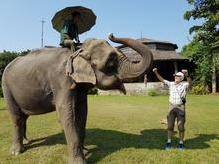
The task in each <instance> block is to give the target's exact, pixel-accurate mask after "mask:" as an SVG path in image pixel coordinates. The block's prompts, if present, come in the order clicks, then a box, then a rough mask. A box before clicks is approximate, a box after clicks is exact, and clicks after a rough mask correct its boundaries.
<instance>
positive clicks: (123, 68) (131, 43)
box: [109, 34, 153, 81]
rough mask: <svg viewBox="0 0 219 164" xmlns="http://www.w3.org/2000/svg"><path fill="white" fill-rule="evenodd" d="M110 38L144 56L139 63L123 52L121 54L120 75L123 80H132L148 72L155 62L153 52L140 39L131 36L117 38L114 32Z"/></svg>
mask: <svg viewBox="0 0 219 164" xmlns="http://www.w3.org/2000/svg"><path fill="white" fill-rule="evenodd" d="M109 39H110V40H111V41H113V42H116V43H121V44H124V45H126V46H128V47H130V48H132V49H134V50H135V51H136V52H138V53H139V54H140V55H141V56H142V60H141V61H140V62H139V63H132V62H131V61H130V60H129V59H128V58H127V57H126V56H125V55H124V54H123V53H121V55H120V56H119V60H120V61H119V63H120V64H119V70H118V72H119V77H120V79H121V80H122V81H127V80H132V79H134V78H137V77H138V76H140V75H141V74H143V73H144V72H146V73H147V71H149V69H150V67H151V66H152V62H153V55H152V52H151V51H150V50H149V49H148V48H147V46H146V45H144V44H142V43H141V42H140V41H137V40H134V39H130V38H116V37H114V36H113V34H110V35H109Z"/></svg>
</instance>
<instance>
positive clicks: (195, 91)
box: [190, 84, 209, 95]
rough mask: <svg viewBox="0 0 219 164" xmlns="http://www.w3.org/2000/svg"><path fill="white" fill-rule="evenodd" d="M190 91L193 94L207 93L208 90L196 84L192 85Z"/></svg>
mask: <svg viewBox="0 0 219 164" xmlns="http://www.w3.org/2000/svg"><path fill="white" fill-rule="evenodd" d="M190 93H191V94H195V95H205V94H208V93H209V92H208V90H207V89H206V87H205V86H204V85H202V84H197V85H193V87H192V89H191V91H190Z"/></svg>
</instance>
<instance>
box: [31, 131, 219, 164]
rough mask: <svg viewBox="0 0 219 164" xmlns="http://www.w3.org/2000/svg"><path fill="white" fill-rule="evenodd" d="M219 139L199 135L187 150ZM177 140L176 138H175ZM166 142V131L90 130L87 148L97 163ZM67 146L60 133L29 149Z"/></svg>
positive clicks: (207, 146)
mask: <svg viewBox="0 0 219 164" xmlns="http://www.w3.org/2000/svg"><path fill="white" fill-rule="evenodd" d="M213 139H219V137H218V135H217V134H198V135H197V136H196V137H195V138H191V139H188V140H186V149H205V148H209V147H210V145H209V144H208V143H207V142H208V141H210V140H213ZM173 140H176V138H173ZM165 142H166V130H165V129H145V130H143V131H141V134H130V133H123V132H119V131H115V130H103V129H88V130H87V135H86V142H85V146H88V147H90V146H91V145H92V146H93V148H89V156H88V162H91V163H96V162H98V161H100V160H101V159H103V158H104V157H106V156H108V155H109V154H111V153H114V152H116V151H119V150H121V149H124V148H136V149H158V150H162V149H163V148H164V144H165ZM55 144H66V142H65V136H64V133H58V134H55V135H51V136H48V137H45V138H39V139H36V140H33V141H32V143H31V144H30V145H27V149H30V148H34V147H39V146H46V145H55Z"/></svg>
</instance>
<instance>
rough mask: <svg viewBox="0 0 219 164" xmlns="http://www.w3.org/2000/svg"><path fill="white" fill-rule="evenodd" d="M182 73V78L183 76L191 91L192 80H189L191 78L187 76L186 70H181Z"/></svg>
mask: <svg viewBox="0 0 219 164" xmlns="http://www.w3.org/2000/svg"><path fill="white" fill-rule="evenodd" d="M182 73H183V74H184V76H185V78H186V80H187V82H188V83H189V88H190V89H191V87H192V79H191V77H190V76H189V74H188V70H186V69H183V70H182Z"/></svg>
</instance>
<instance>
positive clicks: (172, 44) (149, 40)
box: [118, 38, 178, 49]
mask: <svg viewBox="0 0 219 164" xmlns="http://www.w3.org/2000/svg"><path fill="white" fill-rule="evenodd" d="M136 40H138V41H141V42H142V43H145V44H166V45H171V46H173V47H174V48H175V49H177V48H178V46H177V45H176V44H174V43H171V42H168V41H160V40H154V39H149V38H140V39H136ZM123 47H126V46H125V45H121V46H118V48H123Z"/></svg>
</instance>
